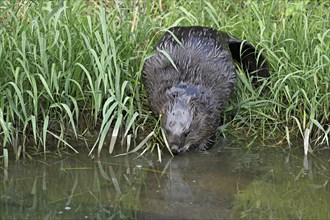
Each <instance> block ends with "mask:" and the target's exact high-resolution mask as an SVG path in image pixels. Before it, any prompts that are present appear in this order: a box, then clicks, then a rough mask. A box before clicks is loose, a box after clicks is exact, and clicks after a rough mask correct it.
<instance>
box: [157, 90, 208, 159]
mask: <svg viewBox="0 0 330 220" xmlns="http://www.w3.org/2000/svg"><path fill="white" fill-rule="evenodd" d="M167 95H168V99H169V101H168V102H167V103H166V105H165V106H166V108H165V110H164V114H163V118H162V123H163V129H164V130H165V134H166V138H167V142H168V144H169V146H170V148H171V151H172V153H173V154H178V153H180V152H186V151H187V150H188V149H189V148H190V147H196V148H199V149H205V148H206V147H207V146H206V145H207V143H208V141H209V138H210V136H212V134H213V133H214V126H212V124H214V123H208V122H209V121H210V120H211V117H212V114H209V112H207V111H206V108H205V107H204V105H203V103H202V102H201V99H202V95H201V93H200V90H199V88H198V87H195V86H189V85H186V84H185V83H180V84H179V85H177V86H174V87H172V88H171V89H169V90H167Z"/></svg>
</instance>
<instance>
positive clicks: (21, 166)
mask: <svg viewBox="0 0 330 220" xmlns="http://www.w3.org/2000/svg"><path fill="white" fill-rule="evenodd" d="M221 145H225V147H220V146H215V147H214V148H213V149H211V150H209V151H207V152H204V153H200V152H189V154H187V155H181V156H176V157H174V158H171V157H169V156H167V155H164V156H163V161H162V163H159V162H157V158H156V156H155V155H147V156H143V157H137V155H136V154H134V155H133V154H132V155H128V156H122V157H110V156H109V155H106V154H107V153H104V154H105V155H103V157H102V158H100V159H95V160H94V161H92V160H91V159H90V158H87V157H85V156H83V155H85V154H80V155H72V156H65V157H63V158H60V159H59V158H57V159H47V160H46V161H44V160H34V161H26V162H24V161H18V162H14V161H12V162H11V163H10V165H9V168H8V170H5V169H3V168H2V169H1V170H2V172H1V174H0V181H1V182H0V196H1V197H0V199H1V200H0V204H1V205H0V219H228V218H232V219H237V218H245V219H265V218H266V219H269V218H276V219H288V218H290V219H292V218H294V219H301V218H303V219H330V187H329V185H330V183H329V179H330V172H329V170H330V152H329V150H323V151H321V152H320V153H318V154H317V155H309V156H308V158H304V157H303V155H302V152H301V151H298V152H283V151H279V150H274V149H267V150H259V151H254V152H248V151H247V150H244V144H237V143H236V144H233V143H226V144H224V143H222V144H221Z"/></svg>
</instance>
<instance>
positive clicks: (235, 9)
mask: <svg viewBox="0 0 330 220" xmlns="http://www.w3.org/2000/svg"><path fill="white" fill-rule="evenodd" d="M95 2H98V4H99V5H101V6H98V5H97V4H96V3H95ZM133 2H134V1H130V0H122V1H109V2H106V3H102V2H99V1H82V0H81V1H60V0H58V1H26V2H24V3H20V1H13V0H12V1H8V0H5V1H1V3H0V82H1V83H0V141H1V145H2V147H3V149H8V150H9V154H11V155H15V157H16V158H19V157H21V155H29V152H34V153H35V152H41V153H44V154H46V153H47V152H49V151H52V150H54V149H51V147H50V145H54V144H53V140H55V141H56V143H57V144H56V146H55V147H56V150H58V152H61V150H62V149H63V147H65V148H69V149H72V150H73V151H79V149H77V147H75V146H73V145H72V143H74V141H76V140H84V138H85V136H86V134H87V133H88V132H89V131H97V134H98V137H97V140H96V141H95V142H94V144H92V146H87V147H88V148H89V149H90V152H91V153H92V152H96V153H97V154H99V153H101V150H102V149H106V150H107V151H109V152H110V153H112V152H113V150H114V148H115V147H117V146H121V145H126V147H125V151H130V150H132V147H133V145H134V147H135V148H134V149H133V150H134V151H136V150H140V149H142V148H143V149H145V150H151V151H152V150H153V149H157V151H158V153H159V155H160V149H161V146H162V145H163V144H162V141H161V140H162V138H161V132H160V130H159V127H158V126H156V127H155V125H156V124H157V123H156V121H157V120H156V119H154V118H153V117H152V116H151V115H150V113H149V110H148V108H147V105H146V103H147V101H146V99H145V93H144V91H143V86H142V84H141V82H140V76H141V70H142V67H143V63H144V59H145V58H146V57H148V55H149V54H150V53H151V52H152V47H153V45H154V44H155V42H156V41H157V39H158V38H159V37H160V36H161V34H162V33H164V31H165V30H166V28H168V27H171V26H175V25H204V26H211V27H214V28H217V29H219V30H222V31H226V32H229V33H230V34H232V35H234V36H236V37H238V38H242V39H246V40H248V41H250V42H252V43H253V44H254V45H255V46H256V47H257V48H258V49H259V50H260V51H261V52H263V53H264V54H265V55H266V57H267V59H268V60H269V62H270V66H271V77H270V79H269V82H268V86H269V87H270V92H269V93H268V94H266V95H265V96H261V95H260V91H261V88H260V89H253V88H252V87H251V84H250V82H249V79H248V78H246V76H245V75H244V73H242V72H239V73H238V78H239V79H240V80H239V83H238V89H237V97H235V98H233V99H232V100H231V104H230V105H229V106H228V108H227V109H226V110H225V117H224V122H225V123H224V124H223V125H222V126H220V128H219V130H220V131H221V134H223V135H227V134H231V133H235V132H239V134H241V135H244V136H250V137H258V138H260V139H264V140H277V141H278V140H280V141H286V142H288V143H289V144H290V143H291V142H293V141H295V140H296V139H299V138H301V140H303V142H301V143H304V149H305V151H306V150H307V149H308V148H310V149H311V148H314V147H315V146H318V145H320V144H328V145H329V141H328V138H329V132H330V126H329V124H330V97H329V96H330V89H329V87H330V85H329V84H330V75H329V71H330V57H329V51H330V25H329V20H330V15H329V7H330V6H329V3H327V1H320V2H319V3H316V2H314V1H300V2H291V1H276V0H269V1H262V2H261V1H260V2H259V1H258V2H257V1H234V2H233V1H174V0H168V1H162V0H159V1H147V0H146V1H137V4H134V3H133ZM148 134H149V136H148ZM140 137H142V138H140ZM143 137H147V138H146V139H144V140H142V139H143ZM153 137H154V138H153ZM137 138H139V139H140V140H139V141H140V142H138V143H145V144H138V143H136V144H133V143H134V141H135V140H136V139H137ZM108 139H109V140H110V141H107V140H108ZM150 139H153V140H152V141H150ZM141 140H142V142H141ZM50 143H52V144H50ZM136 146H137V147H136ZM28 148H29V149H28ZM30 149H32V150H30Z"/></svg>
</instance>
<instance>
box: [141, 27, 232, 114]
mask: <svg viewBox="0 0 330 220" xmlns="http://www.w3.org/2000/svg"><path fill="white" fill-rule="evenodd" d="M174 36H175V37H174ZM156 50H157V52H156V54H155V55H154V56H152V57H150V58H149V59H148V60H147V61H146V62H145V65H144V68H143V75H142V77H143V78H142V80H143V82H144V85H145V88H146V90H147V93H148V96H149V102H150V105H151V108H152V110H153V111H154V112H155V113H156V114H164V113H165V112H166V108H164V105H165V104H166V103H167V102H168V101H169V98H170V97H169V96H168V92H167V91H169V90H171V89H172V90H173V88H176V87H178V86H179V85H180V84H182V83H183V84H185V85H187V86H188V88H193V89H192V91H196V93H198V94H196V95H197V96H199V99H200V101H201V102H203V105H205V107H207V108H210V110H211V112H213V110H214V109H217V111H215V112H214V113H218V111H219V110H221V109H222V108H223V107H224V106H225V105H226V104H227V100H228V97H229V95H230V94H231V93H232V92H233V90H234V88H235V85H234V84H235V66H234V63H233V60H232V58H231V54H230V51H229V46H228V35H227V34H225V33H222V32H218V31H216V30H214V29H211V28H203V27H175V28H171V29H169V31H168V32H167V33H165V35H164V36H163V37H162V39H161V40H160V41H159V42H158V44H157V46H156ZM164 111H165V112H164Z"/></svg>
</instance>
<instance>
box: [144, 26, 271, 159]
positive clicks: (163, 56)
mask: <svg viewBox="0 0 330 220" xmlns="http://www.w3.org/2000/svg"><path fill="white" fill-rule="evenodd" d="M234 61H236V62H237V63H238V64H240V65H241V67H242V69H243V70H244V71H245V72H247V73H249V74H252V76H254V78H253V81H252V83H253V84H254V85H259V84H260V82H259V81H258V78H260V77H268V76H269V68H268V63H267V61H266V59H265V57H264V56H263V55H262V54H259V53H258V51H257V50H256V48H255V47H254V46H253V45H252V44H251V43H249V42H247V41H243V40H240V39H237V38H235V37H232V36H230V35H229V34H227V33H225V32H220V31H218V30H215V29H213V28H209V27H200V26H189V27H172V28H170V29H168V31H167V32H166V33H165V34H164V35H163V36H162V37H161V39H160V41H159V42H158V43H157V45H156V48H155V54H154V55H152V56H151V57H149V58H148V59H146V61H145V63H144V66H143V70H142V82H143V84H144V87H145V89H146V92H147V96H148V100H149V105H150V107H151V110H152V111H153V112H154V113H155V114H156V115H158V116H160V115H162V127H163V129H164V131H165V134H166V138H167V142H168V144H169V146H170V148H171V151H172V153H173V154H178V153H180V152H186V151H187V150H189V149H190V148H195V149H198V150H206V149H208V148H209V147H210V146H212V144H213V143H214V139H215V132H216V129H217V127H218V126H219V124H220V120H221V111H222V110H223V109H224V107H225V106H226V105H227V103H228V99H229V98H230V96H231V95H232V94H233V92H234V91H235V85H236V70H235V68H236V66H235V63H234Z"/></svg>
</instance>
